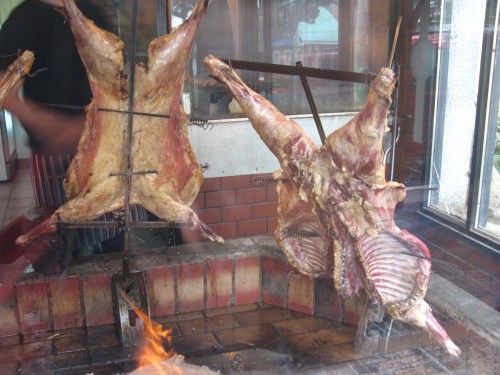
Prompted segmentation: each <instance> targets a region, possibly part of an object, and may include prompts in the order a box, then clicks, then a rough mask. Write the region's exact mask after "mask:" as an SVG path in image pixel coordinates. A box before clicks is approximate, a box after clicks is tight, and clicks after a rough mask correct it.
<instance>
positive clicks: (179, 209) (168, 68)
mask: <svg viewBox="0 0 500 375" xmlns="http://www.w3.org/2000/svg"><path fill="white" fill-rule="evenodd" d="M63 4H64V8H63V9H64V12H65V14H66V16H67V20H68V22H69V23H70V26H71V30H72V32H73V35H74V38H75V42H76V45H77V48H78V51H79V53H80V56H81V58H82V61H83V63H84V65H85V68H86V70H87V75H88V78H89V81H90V85H91V89H92V95H93V100H92V102H91V103H90V104H89V105H88V107H87V109H86V111H87V118H86V124H85V127H84V131H83V134H82V136H81V138H80V143H79V145H78V149H77V152H76V155H75V157H74V158H73V160H72V162H71V165H70V167H69V169H68V172H67V175H66V179H65V181H64V185H65V190H66V194H67V196H68V202H67V203H66V204H64V205H63V206H61V207H60V208H59V209H57V210H56V211H55V213H54V215H52V216H51V217H50V218H49V219H47V220H46V221H45V222H43V223H41V224H40V225H39V226H37V227H35V228H33V229H32V230H31V231H29V232H28V233H26V234H25V235H23V236H20V237H19V238H18V240H17V243H18V244H20V245H27V244H28V243H30V242H31V241H33V240H34V239H35V238H37V237H39V236H40V235H42V234H45V233H50V232H55V231H56V230H57V224H58V222H60V221H63V222H69V223H71V222H85V221H90V220H93V219H96V218H98V217H99V216H101V215H102V214H104V213H107V212H112V211H117V210H121V209H123V208H124V207H125V199H126V197H125V190H126V189H125V182H126V178H127V176H126V175H125V174H126V173H131V183H130V189H129V202H130V204H131V205H134V204H137V205H141V206H143V207H144V208H146V209H147V210H148V211H150V212H152V213H153V214H155V215H156V216H158V217H159V218H161V219H163V220H165V221H168V222H177V223H188V224H190V225H191V228H192V229H193V230H196V231H198V232H199V233H200V234H201V235H202V236H203V237H204V238H207V239H210V240H212V241H217V242H219V243H223V239H222V238H221V237H220V236H218V235H217V234H215V233H214V232H213V231H212V230H211V229H210V228H209V227H208V226H207V225H206V224H205V223H203V222H202V221H201V220H200V219H199V218H198V216H197V215H196V213H195V212H194V211H193V210H192V209H191V208H190V207H189V205H190V204H191V203H192V202H193V200H194V199H195V198H196V195H197V193H198V190H199V188H200V186H201V184H202V182H203V175H202V172H201V168H200V165H199V164H198V163H197V161H196V159H195V156H194V153H193V150H192V148H191V144H190V142H189V139H188V135H187V124H188V121H189V119H188V117H187V115H186V114H185V113H184V111H183V109H182V107H181V105H180V95H181V92H182V85H183V80H184V74H185V71H186V67H187V63H188V60H189V55H190V53H191V47H192V45H193V42H194V38H195V35H196V31H197V29H198V25H199V23H200V21H201V19H202V17H203V15H204V14H205V13H206V11H207V7H208V1H207V0H199V1H198V2H197V3H196V5H195V7H194V9H193V11H192V13H191V15H190V17H189V18H188V19H187V20H186V21H185V22H184V23H183V24H182V25H181V26H179V27H178V28H177V29H176V30H175V31H174V32H172V33H171V34H167V35H163V36H160V37H158V38H156V39H154V40H153V41H152V42H151V43H150V46H149V50H148V62H147V64H138V65H137V66H136V67H135V81H134V93H133V95H134V100H133V108H129V106H130V99H129V96H130V95H131V94H132V93H130V89H129V86H128V79H127V77H125V76H124V74H123V48H124V46H123V42H122V41H121V40H120V39H118V37H117V36H116V35H114V34H112V33H109V32H107V31H105V30H102V29H100V28H99V27H97V26H96V25H95V24H94V23H93V22H92V21H90V20H89V19H87V18H85V16H83V14H82V13H81V12H80V11H79V9H78V8H77V7H76V5H75V3H74V2H73V1H72V0H64V1H63ZM130 111H132V112H136V113H147V114H151V115H165V116H162V117H153V116H144V115H141V114H134V115H133V119H132V121H133V123H132V136H131V150H130V171H127V170H126V169H127V168H126V166H127V157H126V149H127V126H128V121H129V118H128V116H129V113H125V112H130Z"/></svg>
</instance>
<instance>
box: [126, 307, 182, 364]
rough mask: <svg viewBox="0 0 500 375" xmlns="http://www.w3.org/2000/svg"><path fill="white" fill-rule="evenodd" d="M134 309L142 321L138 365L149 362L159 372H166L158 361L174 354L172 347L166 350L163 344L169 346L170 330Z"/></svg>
mask: <svg viewBox="0 0 500 375" xmlns="http://www.w3.org/2000/svg"><path fill="white" fill-rule="evenodd" d="M134 311H135V313H136V314H137V316H138V317H139V318H140V319H142V321H143V323H144V333H143V338H144V344H143V346H142V347H141V354H140V356H139V367H143V366H146V365H149V364H151V365H153V366H154V367H155V368H156V369H157V370H158V373H159V374H167V373H166V372H165V371H164V369H163V368H162V366H160V365H159V362H162V361H164V360H165V359H167V358H170V357H172V356H173V355H174V354H175V352H174V350H173V349H169V350H168V351H167V350H166V349H165V345H164V344H165V343H166V344H168V345H169V346H170V344H171V342H172V337H171V333H172V331H171V330H170V329H163V327H162V325H161V324H159V323H156V322H155V321H153V320H151V319H149V317H148V316H147V315H146V314H145V313H144V312H142V311H141V310H139V309H136V308H134ZM181 373H182V371H180V369H179V374H181ZM169 374H170V372H169Z"/></svg>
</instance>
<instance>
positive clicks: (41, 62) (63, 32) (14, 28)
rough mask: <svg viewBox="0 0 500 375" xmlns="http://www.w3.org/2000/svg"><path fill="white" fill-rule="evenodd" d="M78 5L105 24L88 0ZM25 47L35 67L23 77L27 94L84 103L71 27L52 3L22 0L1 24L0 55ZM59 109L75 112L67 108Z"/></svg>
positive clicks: (84, 84) (86, 95) (86, 94)
mask: <svg viewBox="0 0 500 375" xmlns="http://www.w3.org/2000/svg"><path fill="white" fill-rule="evenodd" d="M77 5H78V7H79V9H80V10H81V11H82V13H83V14H85V15H86V16H87V17H88V18H90V19H92V20H93V21H94V22H95V23H96V24H97V25H98V26H100V27H102V28H105V25H104V24H105V22H104V18H103V17H102V16H101V15H100V13H99V12H98V11H97V9H96V8H94V7H93V6H91V5H90V4H89V3H88V2H87V1H81V2H77ZM25 50H31V51H33V52H34V53H35V62H34V64H33V67H32V69H31V71H32V72H36V71H38V73H37V74H36V75H35V76H34V77H31V78H27V79H26V81H25V84H24V86H23V89H24V95H25V96H26V97H29V98H31V99H33V100H35V101H36V102H38V103H42V104H43V103H45V104H52V105H53V104H62V105H71V106H85V105H87V104H89V103H90V101H91V99H92V94H91V91H90V86H89V83H88V80H87V75H86V72H85V68H84V66H83V63H82V62H81V59H80V56H79V54H78V50H77V48H76V46H75V43H74V39H73V34H72V33H71V28H70V26H69V23H68V22H65V19H64V15H63V14H62V13H61V12H60V11H57V10H56V9H55V8H54V6H52V5H48V4H45V3H43V2H41V1H39V0H25V1H24V2H22V3H21V4H20V5H19V6H18V7H17V8H15V9H14V10H13V11H12V13H11V15H10V16H9V18H8V19H7V20H6V21H5V23H4V24H3V25H2V28H1V29H0V56H5V55H9V54H15V53H17V52H18V51H20V52H23V51H25ZM2 68H6V67H5V66H4V67H2ZM58 110H60V111H63V112H69V113H75V112H74V110H69V109H62V108H58ZM80 113H81V111H80ZM31 142H32V143H35V144H32V146H34V147H35V148H36V141H35V142H34V140H33V139H31Z"/></svg>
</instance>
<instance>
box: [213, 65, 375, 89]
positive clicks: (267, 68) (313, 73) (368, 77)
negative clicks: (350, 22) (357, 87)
mask: <svg viewBox="0 0 500 375" xmlns="http://www.w3.org/2000/svg"><path fill="white" fill-rule="evenodd" d="M222 61H224V62H225V63H226V64H230V65H231V67H232V68H233V69H242V70H250V71H254V72H265V73H274V74H284V75H291V76H300V75H303V76H305V77H310V78H322V79H330V80H336V81H343V82H353V83H366V84H369V83H370V82H371V81H372V79H373V78H374V77H375V75H374V74H371V73H355V72H343V71H340V70H330V69H319V68H308V67H299V66H293V65H281V64H270V63H261V62H253V61H244V60H233V59H231V61H229V60H228V59H225V60H224V59H223V60H222Z"/></svg>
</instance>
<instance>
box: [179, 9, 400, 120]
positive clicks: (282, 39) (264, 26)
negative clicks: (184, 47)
mask: <svg viewBox="0 0 500 375" xmlns="http://www.w3.org/2000/svg"><path fill="white" fill-rule="evenodd" d="M357 3H358V1H352V2H346V3H344V5H342V4H340V2H339V1H338V0H277V1H261V0H249V1H236V0H212V1H211V2H210V6H209V11H208V14H207V15H206V16H205V18H204V19H203V21H202V23H201V25H200V29H199V32H198V35H197V39H196V43H195V47H194V49H193V56H192V60H191V62H190V66H189V74H188V77H189V79H188V80H187V82H186V83H185V87H184V95H183V98H185V99H188V101H189V104H190V109H191V110H192V111H193V113H194V114H195V115H196V116H210V117H212V118H225V117H235V116H236V117H241V113H239V112H238V108H237V107H234V106H233V105H232V103H231V100H232V97H231V96H230V95H228V93H227V92H226V90H224V89H222V87H220V86H218V85H217V84H216V83H215V82H214V81H213V80H211V79H210V77H209V76H208V72H207V71H206V69H205V67H204V66H203V63H202V61H203V58H204V57H205V56H206V54H208V53H211V54H213V55H215V56H217V57H219V58H222V59H236V60H246V61H253V62H265V63H273V64H284V65H296V63H297V62H298V61H300V62H302V65H303V66H305V67H312V68H320V69H334V70H345V71H357V72H367V71H371V70H373V71H378V69H380V65H379V64H377V66H376V67H372V66H370V62H371V61H372V60H373V55H374V53H373V50H374V47H373V46H372V45H371V44H370V43H369V38H367V35H368V33H367V32H366V30H369V27H370V19H371V18H370V17H371V16H370V12H369V11H367V9H365V8H366V5H364V6H363V7H361V6H358V5H357ZM170 4H171V25H172V27H173V28H175V27H177V26H178V25H179V24H180V23H182V21H183V20H185V19H186V18H187V17H188V16H189V13H190V10H191V9H192V7H193V5H194V0H190V1H184V0H172V1H171V2H170ZM363 4H365V2H363ZM341 6H344V12H346V14H352V15H353V18H354V19H351V18H350V17H345V20H344V21H343V23H342V25H341V24H340V19H341V18H340V17H339V12H340V7H341ZM368 8H369V9H370V10H371V9H372V8H371V7H368ZM378 10H379V9H378ZM389 15H390V14H389V11H387V16H386V17H387V19H386V20H385V21H386V22H387V24H388V23H389ZM379 22H380V21H379ZM342 27H343V28H344V31H345V33H348V34H349V35H351V36H352V38H351V37H350V38H347V39H346V42H345V43H344V44H345V46H344V48H345V54H344V55H345V56H349V55H351V54H352V55H353V57H352V58H351V59H349V58H346V59H345V60H346V61H347V63H345V64H342V63H341V59H340V57H339V56H340V50H339V39H340V38H339V35H340V33H341V28H342ZM358 31H359V33H358ZM355 35H359V38H360V39H362V43H361V41H359V42H358V41H357V40H356V37H355ZM377 50H381V51H383V50H384V48H378V49H377ZM382 54H383V52H382ZM386 58H387V57H386V56H384V57H383V60H384V61H385V60H386ZM238 74H239V75H240V77H241V78H242V79H243V80H244V81H245V82H246V83H247V84H248V85H249V86H250V87H252V88H253V89H254V90H256V91H258V92H259V93H260V94H262V95H263V96H265V97H266V98H267V99H269V100H270V101H272V102H273V103H274V104H276V106H277V107H278V108H279V109H280V110H281V111H282V112H283V113H285V114H288V115H294V114H310V108H309V105H308V102H307V100H306V98H305V95H304V92H303V86H302V84H301V82H300V79H299V78H298V77H289V76H285V75H279V74H266V73H259V72H251V71H239V72H238ZM309 84H310V86H311V89H312V91H313V95H314V99H315V101H317V108H318V110H319V112H321V113H332V112H339V111H342V112H344V111H352V110H358V109H359V108H360V107H361V105H362V104H363V103H364V99H365V96H366V92H367V90H368V85H361V84H358V85H354V84H343V83H339V82H334V81H326V80H319V79H316V80H312V79H311V80H310V82H309ZM233 104H234V103H233Z"/></svg>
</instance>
